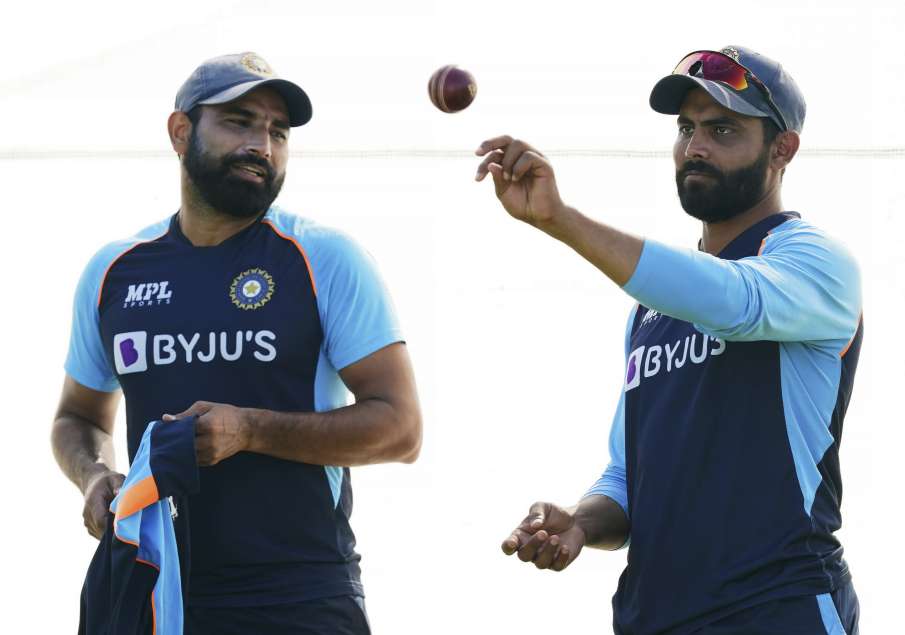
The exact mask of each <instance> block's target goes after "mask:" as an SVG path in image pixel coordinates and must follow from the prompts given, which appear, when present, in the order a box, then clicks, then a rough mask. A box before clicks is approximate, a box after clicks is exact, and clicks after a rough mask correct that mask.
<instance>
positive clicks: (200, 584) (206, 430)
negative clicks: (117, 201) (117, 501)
mask: <svg viewBox="0 0 905 635" xmlns="http://www.w3.org/2000/svg"><path fill="white" fill-rule="evenodd" d="M310 119H311V102H310V100H309V98H308V95H307V94H306V93H305V91H303V90H302V89H301V88H300V87H299V86H298V85H296V84H295V83H293V82H290V81H288V80H285V79H280V78H279V77H277V76H276V75H275V74H274V72H273V70H272V69H271V68H270V65H269V64H268V63H267V62H266V61H265V60H264V59H263V58H261V57H260V56H258V55H256V54H254V53H250V52H248V53H240V54H235V55H224V56H221V57H217V58H213V59H210V60H207V61H206V62H204V63H203V64H201V65H200V66H199V67H198V68H196V69H195V71H194V72H193V73H192V74H191V75H190V76H189V78H188V79H187V80H186V81H185V82H184V83H183V85H182V87H181V88H180V89H179V91H178V93H177V95H176V103H175V109H174V111H173V113H172V114H171V115H170V117H169V119H168V131H169V136H170V142H171V144H172V147H173V151H174V155H176V156H178V157H179V161H180V188H181V204H180V207H179V210H178V211H177V212H176V213H174V214H171V215H170V216H168V217H167V218H165V219H163V220H162V221H161V222H158V223H156V224H154V225H151V226H149V227H147V228H146V229H144V230H142V231H140V232H138V233H137V234H136V235H135V236H133V237H131V238H128V239H125V240H119V241H115V242H112V243H110V244H108V245H107V246H105V247H103V248H102V249H100V251H98V252H97V254H96V255H95V256H94V257H93V258H92V259H91V261H90V262H89V263H88V266H87V267H86V268H85V270H84V273H83V274H82V277H81V280H80V281H79V285H78V288H77V290H76V294H75V304H74V312H73V321H72V335H71V338H70V346H69V355H68V357H67V359H66V365H65V368H66V378H65V382H64V387H63V394H62V397H61V399H60V405H59V409H58V412H57V416H56V419H55V421H54V428H53V435H52V443H53V449H54V453H55V455H56V458H57V461H58V462H59V464H60V466H61V468H62V469H63V471H64V473H65V474H66V475H67V476H68V477H69V478H70V479H71V480H72V481H73V482H74V483H75V484H76V485H77V486H78V487H79V488H80V489H81V491H82V493H83V494H84V498H85V505H84V512H83V516H84V520H85V525H86V527H87V528H88V531H89V532H90V533H91V534H92V535H94V536H96V537H99V536H100V535H101V534H102V533H103V531H104V528H105V525H106V520H107V516H108V514H109V505H110V502H111V500H112V498H113V496H114V494H115V493H116V492H117V490H118V489H119V488H120V487H121V485H122V483H123V475H122V474H119V473H118V472H117V471H116V469H115V465H114V462H113V454H112V442H111V433H112V430H113V423H114V418H115V413H116V409H117V404H118V402H119V400H120V397H121V396H122V395H125V402H126V404H125V405H126V436H127V440H128V450H129V459H130V461H131V460H132V459H134V458H135V454H136V450H138V448H139V442H140V440H141V438H142V434H143V432H144V430H145V428H146V427H147V426H148V424H149V422H151V421H154V420H158V419H163V421H164V422H168V421H173V420H175V419H181V418H186V417H195V420H194V421H195V424H194V444H195V454H196V456H197V462H198V465H200V466H201V469H200V475H199V481H200V483H199V491H198V493H197V494H195V495H193V496H191V497H189V500H188V501H187V503H188V505H184V504H180V505H177V510H178V513H177V515H176V516H175V525H176V533H177V538H179V547H180V550H181V552H183V553H182V554H181V555H182V556H183V557H181V558H180V561H181V565H182V566H183V567H184V569H183V571H184V575H185V578H186V584H185V585H184V586H183V591H184V594H185V598H184V599H185V605H186V611H185V621H184V624H185V628H184V632H185V633H186V634H187V635H199V634H208V633H217V634H218V635H226V634H229V633H234V634H237V635H238V634H241V635H245V634H248V633H260V634H262V635H265V634H277V633H293V634H300V633H310V634H321V633H331V634H336V635H352V634H354V635H365V634H367V633H369V632H370V629H369V626H368V620H367V616H366V613H365V607H364V602H363V597H364V591H363V589H362V585H361V580H360V574H359V564H358V563H359V560H360V556H359V555H358V553H356V551H355V536H354V534H353V532H352V529H351V526H350V522H349V518H350V515H351V513H352V490H351V483H350V480H349V478H350V477H349V466H353V465H365V464H372V463H382V462H390V461H399V462H406V463H410V462H412V461H414V460H415V458H416V457H417V455H418V452H419V448H420V444H421V415H420V409H419V406H418V398H417V393H416V389H415V381H414V376H413V373H412V368H411V363H410V361H409V356H408V353H407V351H406V346H405V343H404V340H403V337H402V333H401V330H400V328H399V324H398V320H397V318H396V315H395V311H394V309H393V305H392V302H391V300H390V297H389V294H388V293H387V291H386V289H385V287H384V285H383V283H382V281H381V278H380V275H379V273H378V271H377V268H376V265H375V263H374V262H373V260H372V259H371V258H370V257H369V256H368V254H367V252H365V251H364V250H363V249H362V248H361V247H359V246H358V245H357V244H356V243H355V242H354V241H353V240H351V239H350V238H349V237H348V236H346V235H345V234H343V233H341V232H339V231H337V230H334V229H330V228H328V227H324V226H322V225H319V224H317V223H314V222H313V221H311V220H308V219H304V218H301V217H299V216H296V215H294V214H292V213H289V212H288V211H286V210H284V209H282V208H280V207H277V206H276V205H274V204H273V202H274V199H276V197H277V195H278V194H279V192H280V187H281V186H282V184H283V180H284V178H285V176H286V169H287V164H288V162H289V143H290V142H289V139H290V134H291V130H292V129H294V128H296V127H298V126H301V125H304V124H306V123H307V122H308V121H309V120H310ZM347 388H348V390H349V391H351V393H352V394H353V395H354V397H355V402H354V403H353V404H351V405H349V400H348V397H349V395H348V392H347V390H346V389H347ZM165 413H169V414H165ZM163 425H166V424H163ZM161 451H162V450H161ZM183 502H186V501H181V503H183ZM189 517H191V521H190V522H188V519H189ZM139 557H143V556H142V555H141V552H139ZM145 559H147V558H145ZM152 562H153V560H152ZM173 608H174V607H170V609H173ZM177 608H178V607H177ZM158 617H160V616H158ZM177 630H179V629H178V626H177ZM179 632H182V631H181V630H180V631H179Z"/></svg>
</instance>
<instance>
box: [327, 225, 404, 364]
mask: <svg viewBox="0 0 905 635" xmlns="http://www.w3.org/2000/svg"><path fill="white" fill-rule="evenodd" d="M310 256H311V268H312V271H313V274H314V278H315V284H316V286H317V304H318V312H319V313H320V318H321V324H322V325H323V328H324V352H325V354H326V356H327V359H328V360H329V362H330V363H331V364H332V365H333V367H334V368H336V369H337V370H342V369H343V368H345V367H346V366H349V365H350V364H354V363H355V362H357V361H359V360H361V359H363V358H365V357H367V356H368V355H370V354H371V353H374V352H376V351H378V350H380V349H381V348H384V347H385V346H388V345H390V344H393V343H395V342H400V341H403V336H402V330H401V328H400V326H399V322H398V319H397V317H396V311H395V308H394V307H393V303H392V300H391V298H390V295H389V292H388V291H387V289H386V286H385V285H384V283H383V280H382V278H381V276H380V273H379V272H378V268H377V264H376V263H375V262H374V259H373V258H372V257H371V256H370V254H368V253H367V252H366V251H365V250H364V249H362V248H361V247H360V246H359V245H358V244H357V243H356V242H355V241H354V240H352V239H351V238H349V237H348V236H346V235H344V234H342V233H340V232H335V231H329V232H327V231H324V232H321V236H320V237H319V239H318V241H317V244H316V245H314V246H313V248H311V249H310Z"/></svg>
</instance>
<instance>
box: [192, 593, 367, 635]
mask: <svg viewBox="0 0 905 635" xmlns="http://www.w3.org/2000/svg"><path fill="white" fill-rule="evenodd" d="M370 633H371V629H370V627H369V625H368V617H367V613H365V604H364V600H363V599H362V598H360V597H357V596H339V597H332V598H321V599H319V600H311V601H308V602H295V603H293V604H276V605H272V606H247V607H235V608H205V607H188V608H187V609H186V612H185V629H184V635H370Z"/></svg>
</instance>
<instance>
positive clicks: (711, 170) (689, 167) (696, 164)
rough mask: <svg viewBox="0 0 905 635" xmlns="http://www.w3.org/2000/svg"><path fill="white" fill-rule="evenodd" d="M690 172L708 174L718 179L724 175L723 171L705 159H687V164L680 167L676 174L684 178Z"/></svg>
mask: <svg viewBox="0 0 905 635" xmlns="http://www.w3.org/2000/svg"><path fill="white" fill-rule="evenodd" d="M689 172H697V173H698V174H707V175H710V176H713V177H716V178H718V179H719V178H722V177H723V173H722V172H720V171H719V170H717V169H716V168H715V167H713V166H712V165H710V164H708V163H704V162H703V161H686V162H685V164H684V165H683V166H682V167H681V168H680V169H679V172H678V174H677V175H676V176H678V177H679V178H680V179H683V178H685V175H687V174H688V173H689Z"/></svg>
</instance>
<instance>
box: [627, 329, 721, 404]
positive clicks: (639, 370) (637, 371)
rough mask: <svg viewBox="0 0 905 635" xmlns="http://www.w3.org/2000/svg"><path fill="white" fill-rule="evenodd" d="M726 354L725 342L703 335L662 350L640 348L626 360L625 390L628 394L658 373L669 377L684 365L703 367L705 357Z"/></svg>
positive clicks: (692, 336) (690, 337)
mask: <svg viewBox="0 0 905 635" xmlns="http://www.w3.org/2000/svg"><path fill="white" fill-rule="evenodd" d="M680 349H681V350H680ZM725 350H726V342H724V341H723V340H721V339H719V338H716V337H712V336H710V335H704V334H703V333H694V334H692V335H686V336H685V339H684V340H679V341H677V342H675V343H673V344H665V345H664V346H660V345H659V344H654V345H653V346H639V347H638V348H636V349H635V350H633V351H632V352H631V353H630V354H629V356H628V360H627V363H626V370H625V388H624V390H625V392H628V391H629V390H632V389H633V388H637V387H638V386H640V385H641V379H642V378H644V379H647V378H648V377H654V376H656V375H658V374H659V373H660V372H661V371H664V370H665V371H666V372H667V373H671V372H672V371H673V370H677V369H679V368H682V367H683V366H684V365H685V364H686V362H691V363H692V364H703V363H704V360H706V359H707V358H708V357H716V356H717V355H722V354H723V351H725ZM664 358H665V359H664Z"/></svg>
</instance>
